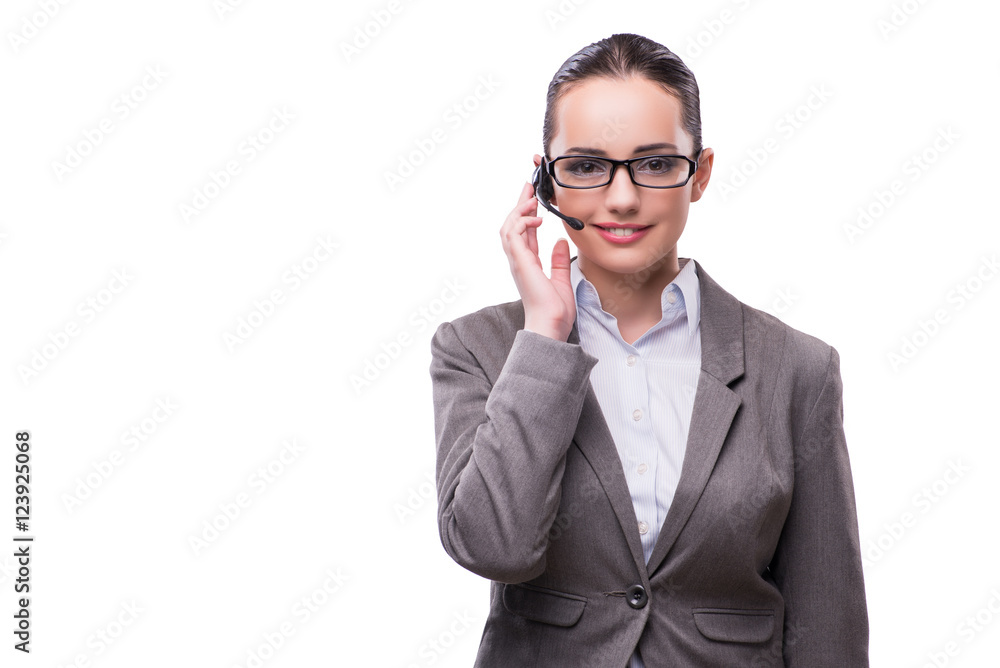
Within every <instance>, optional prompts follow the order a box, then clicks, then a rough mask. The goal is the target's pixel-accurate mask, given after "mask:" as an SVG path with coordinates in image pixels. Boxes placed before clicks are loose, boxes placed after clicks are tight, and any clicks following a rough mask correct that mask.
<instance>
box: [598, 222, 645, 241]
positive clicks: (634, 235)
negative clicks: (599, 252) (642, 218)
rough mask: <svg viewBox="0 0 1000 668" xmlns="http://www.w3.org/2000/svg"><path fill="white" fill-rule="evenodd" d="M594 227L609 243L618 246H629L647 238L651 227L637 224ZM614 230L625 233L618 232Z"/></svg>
mask: <svg viewBox="0 0 1000 668" xmlns="http://www.w3.org/2000/svg"><path fill="white" fill-rule="evenodd" d="M594 227H596V228H597V233H598V234H600V235H601V236H602V237H604V238H605V239H607V240H608V241H610V242H612V243H616V244H627V243H632V242H633V241H637V240H639V239H641V238H642V237H644V236H646V232H647V231H648V230H649V228H650V227H651V226H650V225H638V224H636V223H624V224H623V223H602V224H600V225H596V224H595V225H594ZM614 230H623V231H621V232H616V231H614ZM624 230H630V232H625V231H624Z"/></svg>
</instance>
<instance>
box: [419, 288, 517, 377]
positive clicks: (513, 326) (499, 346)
mask: <svg viewBox="0 0 1000 668" xmlns="http://www.w3.org/2000/svg"><path fill="white" fill-rule="evenodd" d="M521 329H524V305H523V303H522V302H521V300H520V299H519V300H517V301H512V302H504V303H502V304H494V305H492V306H486V307H483V308H481V309H479V310H478V311H473V312H472V313H468V314H466V315H463V316H460V317H458V318H455V319H454V320H451V321H449V322H442V323H441V324H440V325H438V327H437V331H436V332H435V333H434V336H433V338H432V340H431V352H432V354H433V355H435V356H437V355H441V354H444V353H451V354H455V353H460V354H463V355H465V354H470V355H471V356H472V357H473V358H475V359H476V361H477V362H478V363H479V366H481V367H482V368H483V369H485V370H487V371H488V372H489V371H490V370H498V369H501V368H503V365H504V362H505V361H506V359H507V355H508V353H509V352H510V349H511V347H512V346H513V345H514V337H515V336H516V335H517V333H518V331H519V330H521ZM466 351H467V352H466Z"/></svg>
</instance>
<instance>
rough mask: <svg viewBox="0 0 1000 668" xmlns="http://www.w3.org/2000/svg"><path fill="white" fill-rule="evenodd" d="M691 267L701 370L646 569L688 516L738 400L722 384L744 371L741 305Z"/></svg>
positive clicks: (653, 564) (665, 549)
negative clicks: (676, 475)
mask: <svg viewBox="0 0 1000 668" xmlns="http://www.w3.org/2000/svg"><path fill="white" fill-rule="evenodd" d="M696 267H697V272H698V278H699V281H700V286H701V373H700V374H699V377H698V389H697V391H696V393H695V397H694V408H693V410H692V413H691V427H690V430H689V431H688V440H687V444H686V446H685V451H684V463H683V465H682V466H681V476H680V480H679V481H678V483H677V491H676V492H675V493H674V498H673V501H672V502H671V504H670V510H668V511H667V517H666V518H665V519H664V521H663V526H662V527H661V528H660V535H659V537H658V538H657V539H656V545H655V547H654V548H653V553H652V555H650V558H649V564H647V571H648V572H649V573H653V572H654V571H655V570H656V568H657V567H658V566H659V565H660V563H661V562H662V561H663V559H664V558H665V557H666V556H667V553H668V552H669V551H670V548H671V547H672V546H673V544H674V542H675V541H676V540H677V536H678V534H680V532H681V529H683V528H684V525H685V524H686V523H687V521H688V518H689V517H690V516H691V512H692V511H693V510H694V507H695V504H697V502H698V499H699V498H700V497H701V493H702V491H704V489H705V485H706V484H707V483H708V477H709V475H711V473H712V469H713V468H714V467H715V461H716V459H717V458H718V456H719V451H720V450H721V449H722V443H723V442H724V441H725V440H726V435H727V434H728V433H729V427H730V426H731V425H732V422H733V417H734V416H735V415H736V410H737V409H738V408H739V406H740V404H741V403H742V400H741V399H740V397H739V395H737V394H736V393H735V392H733V391H732V390H731V389H729V387H728V384H729V383H730V382H732V381H733V380H736V379H737V378H739V377H740V376H742V375H743V373H744V360H743V308H742V306H741V305H740V303H739V301H738V300H737V299H736V298H735V297H733V296H732V295H731V294H729V293H728V292H726V291H725V290H723V289H722V287H721V286H719V284H718V283H716V282H715V281H714V280H712V278H711V277H710V276H709V275H708V274H707V273H706V272H705V270H704V269H703V268H702V266H701V265H700V264H698V265H696ZM619 468H620V465H619ZM622 476H623V477H624V473H622ZM630 502H631V498H630ZM634 526H635V525H634V524H633V527H634Z"/></svg>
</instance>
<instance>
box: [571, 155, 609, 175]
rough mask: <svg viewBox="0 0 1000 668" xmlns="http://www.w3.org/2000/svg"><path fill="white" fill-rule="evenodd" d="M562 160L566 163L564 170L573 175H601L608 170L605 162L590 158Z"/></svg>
mask: <svg viewBox="0 0 1000 668" xmlns="http://www.w3.org/2000/svg"><path fill="white" fill-rule="evenodd" d="M564 162H565V163H566V166H565V169H566V172H567V173H569V174H572V175H573V176H581V177H582V176H603V175H604V174H606V173H607V171H608V167H607V165H606V164H605V163H603V162H601V161H599V160H594V159H592V158H580V159H579V160H565V161H564Z"/></svg>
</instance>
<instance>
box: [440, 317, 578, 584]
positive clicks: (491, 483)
mask: <svg viewBox="0 0 1000 668" xmlns="http://www.w3.org/2000/svg"><path fill="white" fill-rule="evenodd" d="M463 331H465V332H467V331H468V330H467V329H463ZM490 343H491V344H493V345H495V342H490ZM431 353H432V361H431V367H430V371H431V379H432V381H433V398H434V423H435V437H436V441H437V488H438V528H439V531H440V534H441V542H442V544H443V545H444V549H445V551H446V552H447V553H448V554H449V555H450V556H451V557H452V559H454V560H455V561H456V562H458V563H459V564H460V565H462V566H463V567H465V568H467V569H468V570H470V571H472V572H473V573H477V574H478V575H481V576H483V577H485V578H489V579H491V580H495V581H498V582H504V583H518V582H525V581H527V580H531V579H533V578H535V577H537V576H539V575H541V573H542V572H543V571H544V570H545V552H546V549H547V547H548V532H549V529H550V528H551V526H552V523H553V521H554V520H555V516H556V512H557V510H558V507H559V501H560V498H561V495H562V493H561V485H562V476H563V472H564V470H565V465H566V451H567V450H568V449H569V445H570V443H571V442H572V439H573V434H574V433H575V431H576V427H577V422H578V420H579V417H580V411H581V409H582V407H583V401H584V398H585V396H586V391H587V387H588V382H589V378H590V371H591V369H592V368H593V367H594V365H595V364H596V363H597V358H595V357H593V356H591V355H589V354H587V353H586V352H585V351H584V350H583V348H581V347H580V346H579V345H578V344H571V343H567V342H564V341H557V340H555V339H552V338H549V337H547V336H544V335H542V334H538V333H536V332H531V331H528V330H523V329H522V330H519V331H518V332H517V333H516V334H515V337H514V342H513V344H512V346H511V348H510V351H509V353H508V356H507V359H506V361H505V362H504V365H503V368H502V369H501V371H500V373H499V375H498V376H497V378H496V382H495V383H493V384H492V385H491V383H490V380H489V378H488V377H487V374H486V373H485V371H484V369H483V368H482V366H481V365H480V364H479V362H478V361H477V359H476V356H475V355H474V354H473V353H472V352H470V350H469V349H468V348H467V347H466V345H465V344H464V343H463V342H462V339H461V338H460V336H459V333H458V330H457V329H456V327H455V326H454V325H453V324H452V323H447V322H446V323H443V324H441V325H440V326H439V327H438V329H437V331H436V333H435V334H434V337H433V339H432V341H431Z"/></svg>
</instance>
